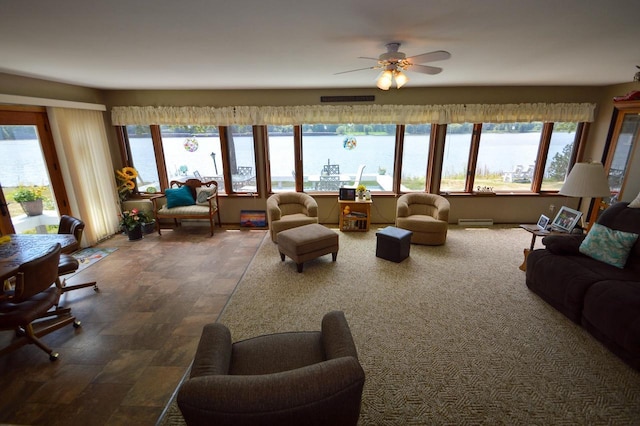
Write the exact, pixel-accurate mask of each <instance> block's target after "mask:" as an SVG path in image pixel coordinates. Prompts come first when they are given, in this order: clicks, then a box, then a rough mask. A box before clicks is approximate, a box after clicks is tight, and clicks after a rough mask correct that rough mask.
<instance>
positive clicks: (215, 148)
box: [0, 132, 574, 187]
mask: <svg viewBox="0 0 640 426" xmlns="http://www.w3.org/2000/svg"><path fill="white" fill-rule="evenodd" d="M573 137H574V134H573V133H554V138H553V139H552V142H551V147H550V149H549V156H548V157H549V158H553V156H554V155H555V154H556V153H561V152H562V149H563V148H564V147H565V146H566V145H568V144H571V143H572V142H573ZM344 138H345V136H343V135H335V136H333V135H332V136H328V135H322V136H309V135H304V138H303V140H304V142H303V164H304V174H305V176H306V177H308V175H315V174H320V173H321V171H322V167H323V165H325V164H327V162H330V163H332V164H339V165H340V172H341V173H343V174H348V175H350V176H353V177H355V175H356V172H357V170H358V167H359V166H360V165H362V164H364V165H366V168H365V170H364V174H363V180H369V181H371V180H375V176H376V175H378V174H379V173H380V172H381V171H384V174H385V175H388V176H391V175H392V174H393V165H394V136H393V135H392V136H374V135H362V136H356V140H357V146H356V147H355V148H354V149H345V148H344V147H343V142H344ZM469 139H470V137H469V135H468V134H451V135H448V136H447V144H446V147H445V152H444V162H445V167H444V169H443V170H444V173H445V174H446V175H456V174H462V173H464V171H465V168H466V164H467V158H468V155H469V150H468V147H469ZM539 139H540V136H539V134H538V133H535V132H534V133H484V134H483V136H482V143H481V151H480V155H479V157H478V169H482V170H488V171H490V172H491V173H495V174H500V175H502V174H504V173H507V172H511V171H514V170H515V169H516V168H517V167H518V166H519V165H521V166H524V168H527V167H528V166H529V165H532V164H534V162H535V159H536V155H537V150H538V144H539ZM184 141H185V138H184V137H176V138H165V139H163V142H164V143H163V145H164V150H165V159H166V164H167V170H168V172H169V174H170V178H172V177H179V176H182V175H185V174H190V175H192V174H193V173H194V172H195V171H198V173H199V174H200V175H202V176H219V175H221V174H222V155H221V152H220V140H219V138H218V137H198V138H197V141H198V148H197V150H195V151H192V152H190V151H188V150H186V149H185V147H184ZM292 141H293V137H292V136H270V138H269V143H270V145H271V152H272V155H271V175H272V176H273V177H274V178H275V177H279V179H287V180H290V181H291V182H293V158H294V156H293V155H294V154H293V142H292ZM428 143H429V142H428V135H407V136H406V137H405V151H406V153H405V156H404V159H403V172H402V174H403V179H404V178H411V177H424V173H425V165H426V156H425V155H423V154H422V153H425V152H427V148H428ZM234 145H235V154H236V164H237V165H238V166H253V165H254V161H255V160H254V158H255V156H254V152H253V139H252V137H250V136H235V137H234ZM149 146H151V140H150V139H145V138H135V137H133V138H131V148H132V151H133V152H132V154H133V158H134V159H135V166H136V169H137V170H138V172H139V174H140V179H141V183H142V182H147V183H152V182H153V180H155V179H154V178H155V176H157V171H156V166H155V159H154V158H153V150H151V149H149ZM514 146H517V150H514V149H512V148H513V147H514ZM212 153H213V154H214V155H212ZM273 153H277V155H273ZM414 153H415V154H414ZM0 170H1V171H0V183H1V184H2V186H3V187H15V186H18V185H45V186H46V185H48V184H49V178H48V176H47V175H46V172H43V171H44V170H46V167H45V166H44V164H43V162H42V159H41V154H40V147H39V145H38V141H37V140H20V141H11V140H4V141H0Z"/></svg>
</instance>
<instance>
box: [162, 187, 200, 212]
mask: <svg viewBox="0 0 640 426" xmlns="http://www.w3.org/2000/svg"><path fill="white" fill-rule="evenodd" d="M164 195H165V197H167V208H169V209H171V208H173V207H180V206H192V205H194V204H195V203H196V202H195V200H194V199H193V195H191V189H189V187H188V186H186V185H185V186H181V187H180V188H169V189H166V190H165V191H164Z"/></svg>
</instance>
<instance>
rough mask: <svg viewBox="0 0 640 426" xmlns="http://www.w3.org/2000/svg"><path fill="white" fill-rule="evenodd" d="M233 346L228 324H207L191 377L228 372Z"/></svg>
mask: <svg viewBox="0 0 640 426" xmlns="http://www.w3.org/2000/svg"><path fill="white" fill-rule="evenodd" d="M231 347H232V344H231V332H230V331H229V329H228V328H227V327H226V326H224V325H223V324H218V323H213V324H207V325H205V326H204V328H203V329H202V335H201V336H200V342H199V343H198V349H197V350H196V355H195V358H194V360H193V365H192V367H191V374H190V376H189V377H191V378H194V377H201V376H210V375H216V374H223V375H226V374H228V373H229V367H230V365H231Z"/></svg>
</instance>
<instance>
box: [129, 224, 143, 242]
mask: <svg viewBox="0 0 640 426" xmlns="http://www.w3.org/2000/svg"><path fill="white" fill-rule="evenodd" d="M127 235H128V236H129V241H136V240H141V239H142V226H136V227H135V228H133V229H127Z"/></svg>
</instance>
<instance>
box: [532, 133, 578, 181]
mask: <svg viewBox="0 0 640 426" xmlns="http://www.w3.org/2000/svg"><path fill="white" fill-rule="evenodd" d="M577 128H578V124H577V123H555V124H554V125H553V133H552V134H551V144H550V145H549V153H548V154H547V163H546V164H545V167H544V177H543V179H542V187H541V189H542V190H543V191H559V190H560V188H561V187H562V184H563V183H564V180H565V178H566V176H567V170H568V169H569V162H570V160H571V153H572V152H573V148H574V145H575V140H576V129H577Z"/></svg>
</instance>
